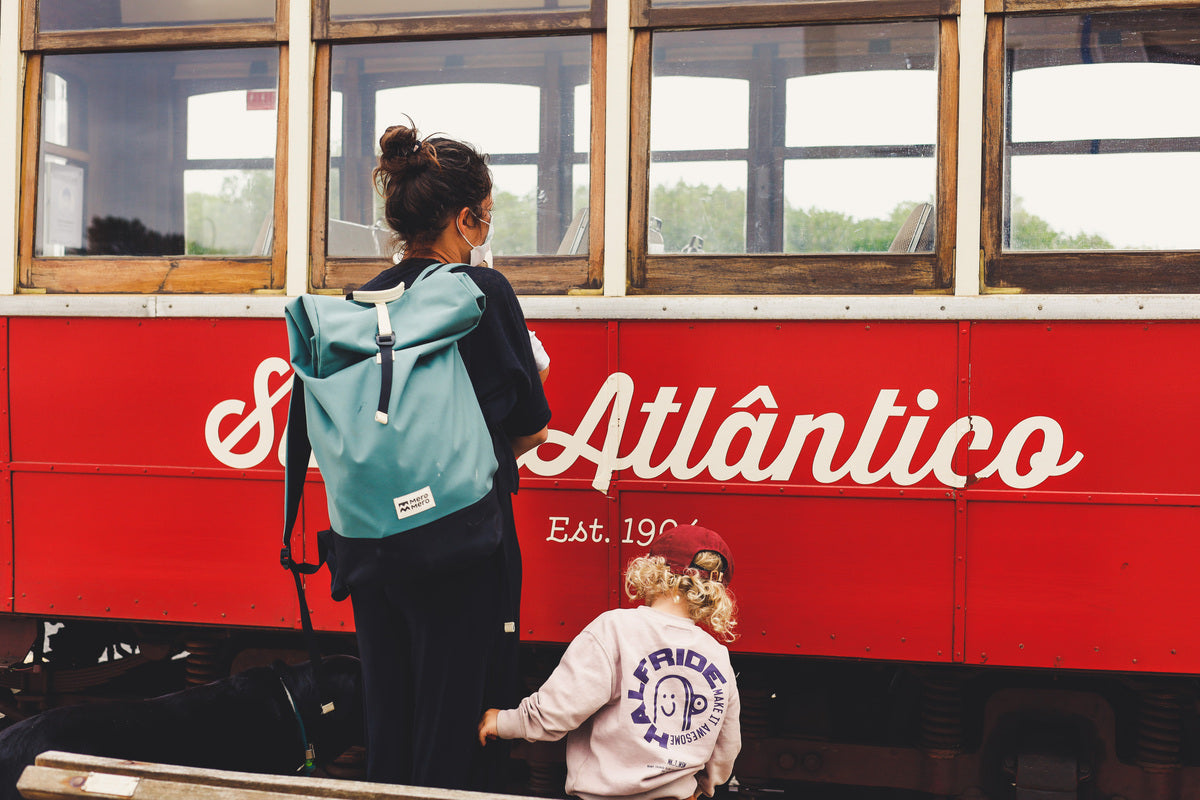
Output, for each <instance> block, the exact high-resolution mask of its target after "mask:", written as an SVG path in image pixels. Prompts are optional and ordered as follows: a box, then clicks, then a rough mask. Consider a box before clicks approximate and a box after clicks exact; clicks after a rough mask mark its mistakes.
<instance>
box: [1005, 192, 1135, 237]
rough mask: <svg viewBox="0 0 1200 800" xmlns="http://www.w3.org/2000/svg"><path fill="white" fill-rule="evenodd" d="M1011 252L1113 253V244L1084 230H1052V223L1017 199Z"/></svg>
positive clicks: (1010, 230)
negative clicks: (1029, 210)
mask: <svg viewBox="0 0 1200 800" xmlns="http://www.w3.org/2000/svg"><path fill="white" fill-rule="evenodd" d="M1009 236H1010V240H1009V249H1012V250H1112V249H1114V248H1113V245H1112V243H1111V242H1109V241H1108V240H1107V239H1105V238H1104V237H1103V236H1100V235H1099V234H1095V233H1084V232H1082V231H1080V232H1079V233H1075V234H1066V233H1062V232H1061V231H1056V230H1054V229H1053V228H1051V227H1050V223H1048V222H1046V220H1044V219H1042V218H1041V217H1039V216H1036V215H1034V214H1030V213H1029V212H1028V211H1027V210H1026V209H1025V202H1024V200H1023V199H1022V198H1020V197H1017V198H1014V199H1013V210H1012V220H1011V222H1010V227H1009Z"/></svg>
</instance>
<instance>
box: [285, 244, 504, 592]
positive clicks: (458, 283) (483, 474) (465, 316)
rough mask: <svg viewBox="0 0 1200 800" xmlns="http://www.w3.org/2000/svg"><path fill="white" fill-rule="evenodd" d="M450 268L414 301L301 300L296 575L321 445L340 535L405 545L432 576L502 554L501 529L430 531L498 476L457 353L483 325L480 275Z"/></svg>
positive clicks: (289, 520)
mask: <svg viewBox="0 0 1200 800" xmlns="http://www.w3.org/2000/svg"><path fill="white" fill-rule="evenodd" d="M443 266H445V265H442V264H433V265H431V266H430V267H429V268H427V269H426V270H424V271H423V272H422V273H421V275H420V276H419V277H418V278H417V279H416V280H415V281H413V284H412V286H410V287H409V288H408V289H405V288H404V285H403V284H401V285H399V286H397V287H396V288H394V289H387V290H383V291H378V292H354V293H353V294H352V295H351V298H352V300H353V302H350V301H347V300H346V299H345V298H343V297H334V296H321V295H304V296H302V297H298V298H296V299H295V300H293V301H292V302H290V303H288V305H287V308H286V312H285V315H286V320H287V330H288V343H289V347H290V351H291V362H292V367H293V368H294V370H295V378H294V380H293V383H292V401H291V405H290V408H289V411H288V434H287V467H286V473H285V495H286V506H285V510H286V513H285V523H284V525H285V527H284V554H283V557H282V558H281V560H282V561H283V563H284V566H290V565H291V556H290V552H289V543H290V538H291V530H292V527H293V525H294V522H295V519H296V516H297V513H298V509H299V505H300V499H301V493H302V492H303V490H304V478H305V473H306V470H307V466H308V460H309V453H310V446H311V452H312V454H314V455H315V456H316V460H317V465H318V467H319V469H320V471H321V477H322V478H323V479H324V482H325V494H326V498H327V500H328V506H329V519H330V522H331V524H332V526H333V530H334V532H335V533H337V534H338V535H340V536H345V537H350V538H354V539H382V538H384V537H391V536H404V537H406V540H411V544H412V548H413V553H414V556H416V558H415V563H418V564H424V565H434V566H436V565H437V564H440V563H449V562H452V561H456V560H461V559H464V558H470V557H473V556H483V555H486V554H488V553H490V552H492V551H494V550H495V548H496V546H497V545H498V544H499V541H500V531H499V529H497V530H495V531H490V530H489V531H484V532H483V533H481V532H480V531H478V530H474V531H473V532H471V533H467V532H466V531H465V530H462V531H459V530H457V528H456V527H455V526H446V525H442V526H437V525H434V526H432V527H430V523H433V522H436V521H437V520H440V519H442V518H444V517H446V516H448V515H450V514H452V513H454V512H456V511H460V510H462V509H466V508H467V507H469V506H472V505H473V504H475V503H478V502H480V501H481V500H483V499H484V498H486V497H487V496H488V495H489V493H490V492H491V490H492V478H493V476H494V474H495V472H496V467H497V463H496V456H495V452H494V450H493V445H492V439H491V436H490V434H489V432H488V428H487V425H486V423H485V422H484V419H483V413H482V412H481V411H480V408H479V402H478V400H477V399H476V397H475V391H474V389H473V388H472V385H471V379H470V377H469V376H468V375H467V370H466V367H465V366H464V364H463V361H462V357H461V356H460V355H459V352H458V340H459V339H461V338H462V337H463V336H465V335H466V334H468V333H469V332H471V331H472V330H474V329H475V326H476V325H478V324H479V318H480V317H481V316H482V314H483V309H484V305H485V298H484V295H483V292H482V291H481V290H480V289H479V287H478V286H476V285H475V283H474V281H472V280H471V279H470V278H469V277H467V276H466V275H463V274H461V273H457V272H452V271H451V270H450V269H448V268H447V269H442V267H443ZM451 266H454V265H451ZM448 528H449V529H448ZM423 529H424V531H423ZM429 531H433V533H432V534H430V533H429ZM480 536H483V537H484V538H482V539H480V538H479V537H480ZM301 566H303V565H301ZM316 568H317V567H313V570H315V569H316Z"/></svg>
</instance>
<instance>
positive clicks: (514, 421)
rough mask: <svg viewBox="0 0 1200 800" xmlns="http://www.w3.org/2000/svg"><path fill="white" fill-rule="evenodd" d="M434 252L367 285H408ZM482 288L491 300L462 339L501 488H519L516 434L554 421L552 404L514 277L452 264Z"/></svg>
mask: <svg viewBox="0 0 1200 800" xmlns="http://www.w3.org/2000/svg"><path fill="white" fill-rule="evenodd" d="M433 263H436V262H435V261H434V260H433V259H429V258H409V259H405V260H404V261H401V262H400V263H399V264H396V265H395V266H393V267H390V268H389V269H385V270H384V271H383V272H381V273H379V274H378V275H376V276H375V277H374V278H372V279H371V280H370V281H368V282H367V283H366V284H365V285H363V286H362V287H361V288H362V289H364V290H369V291H375V290H379V289H390V288H392V287H394V286H396V285H398V284H400V283H403V284H404V285H405V286H406V287H407V286H411V285H412V282H413V281H414V280H415V279H416V278H417V276H418V275H420V274H421V271H422V270H424V269H425V268H426V267H428V266H429V265H430V264H433ZM450 269H453V270H454V271H455V272H461V273H463V274H465V275H466V276H467V277H469V278H470V279H471V280H472V281H474V282H475V285H476V286H478V287H479V288H480V290H481V291H482V292H483V294H484V296H485V298H486V299H487V305H486V307H485V308H484V311H483V316H482V317H481V318H480V320H479V326H478V327H476V328H475V330H473V331H471V332H470V333H468V334H467V335H466V336H464V337H463V338H462V339H460V340H459V342H458V351H459V353H461V354H462V359H463V363H464V364H465V365H466V367H467V374H468V375H469V376H470V377H471V384H472V385H473V386H474V387H475V396H476V397H478V398H479V407H480V408H481V409H482V410H483V418H484V420H485V421H486V422H487V426H488V430H489V431H491V434H492V443H493V446H494V447H495V450H496V462H497V463H498V464H499V468H498V469H497V470H496V479H495V485H496V490H497V491H503V492H508V493H509V494H516V493H517V486H518V479H517V462H516V459H515V458H514V457H513V453H512V447H511V445H510V444H509V442H510V440H511V439H512V438H513V437H516V436H528V435H530V434H534V433H537V432H538V431H540V430H541V429H542V428H544V427H546V425H547V424H549V422H550V406H549V405H548V404H547V403H546V395H545V393H544V392H543V391H542V381H541V379H540V378H539V377H538V372H537V367H536V366H535V365H534V361H533V351H532V350H531V349H530V346H529V329H528V328H527V327H526V326H525V315H524V313H522V311H521V306H520V304H519V303H518V302H517V296H516V294H515V293H514V292H513V290H512V286H511V285H510V284H509V282H508V279H507V278H505V277H504V275H503V274H502V273H499V272H497V271H496V270H494V269H489V268H487V267H468V266H465V265H462V266H456V267H450Z"/></svg>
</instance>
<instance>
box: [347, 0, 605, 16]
mask: <svg viewBox="0 0 1200 800" xmlns="http://www.w3.org/2000/svg"><path fill="white" fill-rule="evenodd" d="M589 7H590V0H406V2H404V3H397V2H395V0H329V17H330V19H334V20H344V19H380V18H388V17H390V18H397V17H429V16H447V15H456V14H496V13H502V12H508V11H564V10H566V11H578V10H579V9H586V8H589Z"/></svg>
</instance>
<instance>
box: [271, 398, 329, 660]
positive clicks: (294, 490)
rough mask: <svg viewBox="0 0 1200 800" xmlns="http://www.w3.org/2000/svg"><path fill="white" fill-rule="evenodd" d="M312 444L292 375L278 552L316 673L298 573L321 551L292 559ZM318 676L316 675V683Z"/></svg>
mask: <svg viewBox="0 0 1200 800" xmlns="http://www.w3.org/2000/svg"><path fill="white" fill-rule="evenodd" d="M311 454H312V445H311V444H310V443H309V441H308V419H307V418H306V417H305V412H304V384H303V383H302V382H301V381H300V378H299V377H293V378H292V399H291V403H290V405H289V406H288V426H287V463H286V465H285V467H284V477H283V485H284V513H283V549H282V550H281V551H280V552H279V563H280V565H282V566H283V568H284V569H286V570H288V571H289V572H291V573H292V578H293V579H294V580H295V582H296V597H297V599H298V600H299V601H300V624H301V625H302V626H303V628H304V643H305V646H306V647H307V648H308V657H309V660H310V661H311V662H312V664H313V668H314V670H316V674H317V675H318V676H319V675H320V669H319V667H320V665H321V651H320V650H319V649H318V648H317V635H316V633H315V632H314V631H313V624H312V617H311V616H310V615H309V613H308V601H307V600H306V599H305V597H304V581H303V579H301V577H300V576H301V575H312V574H314V573H315V572H316V571H317V570H319V569H320V568H321V565H322V564H324V563H325V558H324V555H325V554H324V553H322V552H320V548H318V550H317V555H318V559H317V563H316V564H305V563H304V562H299V563H298V562H296V561H295V560H293V559H292V529H293V528H294V527H295V525H296V519H297V517H299V515H300V498H301V497H302V496H303V494H304V478H305V476H306V474H307V473H308V459H309V456H310V455H311ZM319 682H320V679H319V677H318V684H319Z"/></svg>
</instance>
